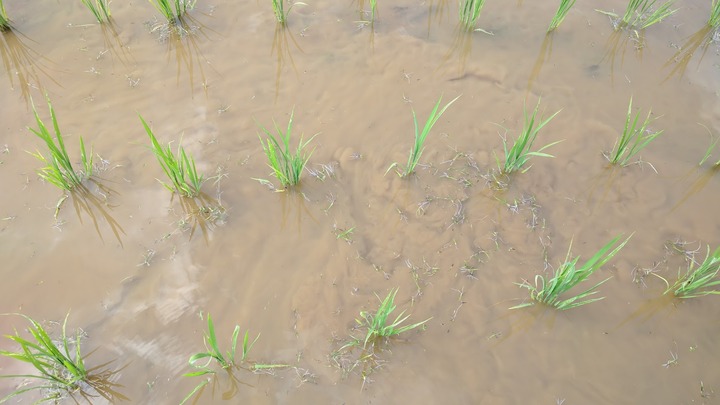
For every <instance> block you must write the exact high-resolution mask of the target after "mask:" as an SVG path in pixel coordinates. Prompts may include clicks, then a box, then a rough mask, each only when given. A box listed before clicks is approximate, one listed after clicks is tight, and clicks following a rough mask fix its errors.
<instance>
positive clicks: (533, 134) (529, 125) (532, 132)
mask: <svg viewBox="0 0 720 405" xmlns="http://www.w3.org/2000/svg"><path fill="white" fill-rule="evenodd" d="M539 109H540V99H538V103H537V105H536V106H535V110H533V112H532V115H528V113H527V109H526V108H525V107H524V108H523V111H524V114H523V117H524V125H523V129H522V132H521V133H520V136H518V139H516V140H515V142H513V144H512V146H511V147H510V148H509V149H508V143H507V139H506V138H504V137H503V151H504V152H505V163H504V164H503V165H502V166H501V165H500V161H499V160H498V161H497V164H498V168H499V169H500V172H501V173H503V174H510V173H513V172H516V171H521V173H524V172H526V171H528V170H530V167H531V166H528V167H526V168H525V169H523V167H524V166H525V164H527V162H528V161H529V160H530V158H531V157H533V156H538V157H554V156H553V155H550V154H547V153H544V152H543V151H544V150H545V149H547V148H549V147H551V146H553V145H556V144H558V143H560V142H562V141H555V142H552V143H549V144H547V145H545V146H543V147H542V148H540V149H538V150H536V151H533V150H531V149H532V146H533V144H534V143H535V138H537V135H538V133H539V132H540V130H541V129H542V128H543V127H544V126H545V125H547V123H548V122H550V121H551V120H552V119H553V118H555V116H556V115H558V114H559V113H560V111H562V110H558V111H557V112H555V113H554V114H553V115H551V116H550V117H549V118H547V119H545V120H544V121H542V120H540V123H539V124H537V125H536V117H537V113H538V110H539ZM496 159H497V157H496Z"/></svg>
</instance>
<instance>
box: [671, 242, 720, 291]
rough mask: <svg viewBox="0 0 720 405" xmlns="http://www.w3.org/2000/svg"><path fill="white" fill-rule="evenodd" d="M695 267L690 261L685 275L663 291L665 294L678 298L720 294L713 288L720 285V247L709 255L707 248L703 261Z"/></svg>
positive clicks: (708, 248)
mask: <svg viewBox="0 0 720 405" xmlns="http://www.w3.org/2000/svg"><path fill="white" fill-rule="evenodd" d="M695 265H696V262H695V261H694V260H693V261H691V262H690V266H689V267H688V269H687V271H686V272H685V274H682V275H679V277H678V280H677V281H675V283H674V284H673V285H671V286H670V285H669V286H668V288H667V290H665V294H668V293H672V294H673V295H674V296H676V297H678V298H695V297H702V296H704V295H710V294H720V290H717V289H714V288H713V287H714V286H717V285H720V279H718V278H717V275H718V272H720V247H718V248H717V249H715V251H714V252H713V253H712V255H711V254H710V246H708V247H707V254H706V256H705V260H704V261H703V262H702V263H701V264H700V265H699V266H697V267H695ZM658 277H659V276H658ZM666 283H667V281H666Z"/></svg>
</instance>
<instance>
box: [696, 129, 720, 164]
mask: <svg viewBox="0 0 720 405" xmlns="http://www.w3.org/2000/svg"><path fill="white" fill-rule="evenodd" d="M700 125H702V124H700ZM702 126H703V127H704V128H705V129H706V130H707V131H708V132H709V133H710V146H708V148H707V149H706V150H705V156H703V158H702V160H700V163H698V166H702V165H703V163H705V162H706V161H707V160H708V159H709V158H710V156H711V155H712V153H713V151H714V150H715V147H716V146H717V144H718V142H720V138H717V139H714V140H713V136H712V132H710V129H709V128H708V127H706V126H705V125H702ZM713 166H720V160H718V161H717V162H715V163H714V164H713Z"/></svg>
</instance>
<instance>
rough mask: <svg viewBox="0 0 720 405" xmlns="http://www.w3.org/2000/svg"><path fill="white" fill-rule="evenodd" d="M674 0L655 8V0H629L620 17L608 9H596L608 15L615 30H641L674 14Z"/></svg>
mask: <svg viewBox="0 0 720 405" xmlns="http://www.w3.org/2000/svg"><path fill="white" fill-rule="evenodd" d="M674 1H675V0H668V1H666V2H665V3H662V4H661V5H660V6H658V7H657V8H655V7H654V5H655V3H656V0H630V2H629V3H628V5H627V8H626V9H625V14H623V16H622V17H620V16H618V15H617V14H615V13H611V12H609V11H602V10H596V11H598V12H600V13H603V14H605V15H608V16H610V17H611V18H612V19H613V25H614V27H615V29H616V30H619V29H621V28H630V29H638V30H643V29H645V28H647V27H649V26H651V25H654V24H657V23H659V22H660V21H662V20H664V19H665V18H666V17H669V16H670V15H672V14H674V13H675V12H676V11H677V9H674V10H673V9H672V8H671V7H672V6H673V3H674Z"/></svg>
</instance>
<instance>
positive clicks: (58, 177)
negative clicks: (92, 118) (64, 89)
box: [28, 96, 93, 190]
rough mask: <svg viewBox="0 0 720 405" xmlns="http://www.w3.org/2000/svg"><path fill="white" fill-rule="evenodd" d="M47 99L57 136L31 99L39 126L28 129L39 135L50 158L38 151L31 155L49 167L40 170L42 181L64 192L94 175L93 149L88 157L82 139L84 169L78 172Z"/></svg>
mask: <svg viewBox="0 0 720 405" xmlns="http://www.w3.org/2000/svg"><path fill="white" fill-rule="evenodd" d="M46 98H47V103H48V109H49V111H50V119H51V120H52V125H53V130H54V132H55V136H54V137H53V135H52V134H51V133H50V130H49V129H48V128H47V127H46V126H45V124H44V123H43V122H42V120H41V119H40V116H39V115H38V112H37V109H36V108H35V104H34V103H33V101H32V99H31V100H30V103H31V105H32V110H33V114H34V115H35V123H36V124H37V127H38V128H37V129H35V128H28V129H30V131H31V132H32V133H34V134H35V135H37V136H38V138H40V139H42V140H43V141H44V142H45V145H46V147H47V149H48V152H49V156H48V157H45V155H43V154H42V153H41V152H40V151H37V152H36V153H32V152H31V153H30V154H31V155H33V156H35V157H36V158H37V159H39V160H40V161H42V162H43V163H45V164H46V165H47V166H45V167H43V168H41V169H40V170H38V174H39V175H40V177H41V178H42V179H44V180H46V181H48V182H50V183H52V184H54V185H56V186H57V187H59V188H61V189H63V190H71V189H73V188H74V187H76V186H78V185H80V184H82V182H83V180H85V179H87V178H89V177H90V176H91V175H92V172H93V155H92V149H91V150H90V154H89V155H88V154H87V153H86V150H85V143H84V142H83V139H82V137H80V160H81V163H82V167H83V169H82V170H81V171H76V170H75V168H74V167H73V165H72V162H71V161H70V157H69V156H68V153H67V150H66V149H65V141H64V139H63V136H62V133H61V132H60V127H59V125H58V122H57V117H56V116H55V110H53V107H52V103H51V102H50V98H49V97H47V96H46Z"/></svg>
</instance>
